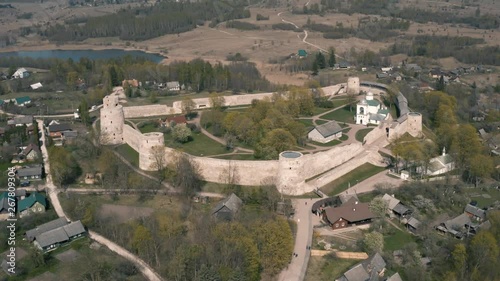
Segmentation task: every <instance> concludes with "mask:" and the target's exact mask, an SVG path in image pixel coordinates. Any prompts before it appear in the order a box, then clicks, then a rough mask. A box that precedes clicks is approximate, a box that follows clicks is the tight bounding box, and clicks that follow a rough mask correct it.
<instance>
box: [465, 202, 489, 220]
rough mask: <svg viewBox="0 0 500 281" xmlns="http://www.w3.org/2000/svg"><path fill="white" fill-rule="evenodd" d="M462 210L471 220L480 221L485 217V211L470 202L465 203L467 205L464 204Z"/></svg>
mask: <svg viewBox="0 0 500 281" xmlns="http://www.w3.org/2000/svg"><path fill="white" fill-rule="evenodd" d="M464 212H465V213H466V214H467V215H468V216H469V217H470V218H471V220H473V221H476V222H482V221H484V219H486V211H485V210H483V209H481V208H479V207H476V206H473V205H471V204H467V206H465V210H464Z"/></svg>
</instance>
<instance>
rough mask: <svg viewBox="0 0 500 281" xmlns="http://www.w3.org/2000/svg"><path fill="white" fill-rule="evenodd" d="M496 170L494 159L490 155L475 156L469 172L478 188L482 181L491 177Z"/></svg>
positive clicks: (472, 158) (471, 161)
mask: <svg viewBox="0 0 500 281" xmlns="http://www.w3.org/2000/svg"><path fill="white" fill-rule="evenodd" d="M494 169H495V167H494V165H493V159H491V157H490V156H488V155H483V154H475V155H473V156H472V157H471V159H470V165H469V171H470V174H471V176H472V177H474V180H475V185H476V187H477V186H478V185H479V183H480V182H481V179H484V178H487V177H489V176H490V175H491V173H493V171H494Z"/></svg>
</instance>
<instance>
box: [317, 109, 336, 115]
mask: <svg viewBox="0 0 500 281" xmlns="http://www.w3.org/2000/svg"><path fill="white" fill-rule="evenodd" d="M332 109H333V107H332V108H324V107H314V109H313V115H319V114H321V113H325V112H327V111H328V110H332Z"/></svg>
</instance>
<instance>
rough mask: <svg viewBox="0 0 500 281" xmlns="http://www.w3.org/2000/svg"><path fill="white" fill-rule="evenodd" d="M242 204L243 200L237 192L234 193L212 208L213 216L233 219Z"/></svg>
mask: <svg viewBox="0 0 500 281" xmlns="http://www.w3.org/2000/svg"><path fill="white" fill-rule="evenodd" d="M242 205H243V201H242V200H241V199H240V198H239V197H238V196H236V194H234V193H232V194H231V195H230V196H229V197H227V198H226V199H224V200H222V201H220V202H219V203H218V204H217V205H216V206H215V208H213V209H212V216H214V217H215V218H216V219H222V220H232V219H233V218H234V216H235V215H236V214H237V213H238V212H239V210H240V208H241V206H242Z"/></svg>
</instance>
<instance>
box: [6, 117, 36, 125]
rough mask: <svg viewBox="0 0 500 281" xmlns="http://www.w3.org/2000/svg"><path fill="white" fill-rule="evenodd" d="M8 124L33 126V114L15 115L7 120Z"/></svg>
mask: <svg viewBox="0 0 500 281" xmlns="http://www.w3.org/2000/svg"><path fill="white" fill-rule="evenodd" d="M7 125H11V126H16V127H21V126H32V125H33V116H30V115H28V116H20V117H14V118H13V119H10V120H8V121H7Z"/></svg>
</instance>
